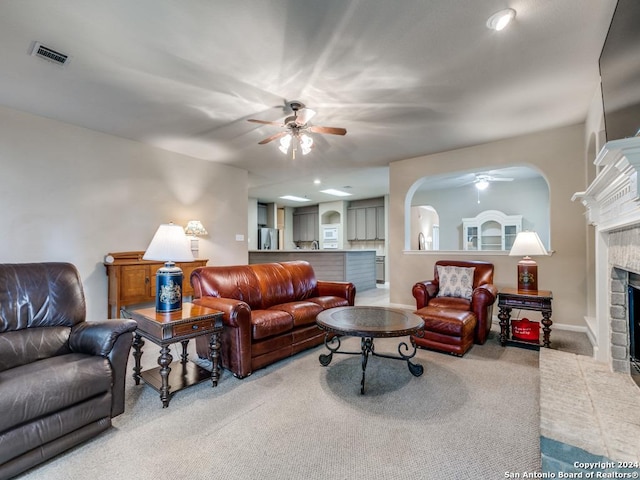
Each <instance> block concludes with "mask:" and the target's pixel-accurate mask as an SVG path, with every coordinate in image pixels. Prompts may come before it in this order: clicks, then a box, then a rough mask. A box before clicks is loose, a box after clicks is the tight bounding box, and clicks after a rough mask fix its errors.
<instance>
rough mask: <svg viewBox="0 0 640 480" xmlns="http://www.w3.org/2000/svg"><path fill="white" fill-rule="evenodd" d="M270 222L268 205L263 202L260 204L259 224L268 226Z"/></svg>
mask: <svg viewBox="0 0 640 480" xmlns="http://www.w3.org/2000/svg"><path fill="white" fill-rule="evenodd" d="M267 222H268V215H267V206H266V205H265V204H263V203H259V204H258V226H259V227H266V226H267Z"/></svg>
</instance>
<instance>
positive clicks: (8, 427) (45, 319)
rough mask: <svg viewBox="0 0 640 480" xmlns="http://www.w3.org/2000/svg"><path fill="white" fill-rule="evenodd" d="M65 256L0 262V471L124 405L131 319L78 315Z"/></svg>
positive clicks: (75, 440)
mask: <svg viewBox="0 0 640 480" xmlns="http://www.w3.org/2000/svg"><path fill="white" fill-rule="evenodd" d="M85 313H86V308H85V300H84V292H83V289H82V283H81V281H80V276H79V274H78V271H77V270H76V268H75V267H74V266H73V265H71V264H68V263H32V264H27V263H25V264H0V412H1V413H0V478H10V477H13V476H15V475H17V474H19V473H21V472H24V471H25V470H27V469H29V468H31V467H33V466H35V465H37V464H39V463H41V462H44V461H45V460H48V459H50V458H52V457H54V456H55V455H57V454H59V453H61V452H63V451H65V450H67V449H69V448H71V447H73V446H75V445H77V444H79V443H81V442H84V441H85V440H87V439H89V438H91V437H93V436H95V435H97V434H98V433H100V432H102V431H104V430H106V429H108V428H109V427H110V426H111V418H112V417H115V416H117V415H120V414H121V413H122V412H124V386H125V376H126V367H127V359H128V357H129V351H130V349H131V343H132V341H133V335H132V332H133V331H134V330H135V329H136V326H137V325H136V322H134V321H133V320H103V321H96V322H87V321H85Z"/></svg>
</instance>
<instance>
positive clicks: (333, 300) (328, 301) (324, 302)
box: [308, 295, 349, 310]
mask: <svg viewBox="0 0 640 480" xmlns="http://www.w3.org/2000/svg"><path fill="white" fill-rule="evenodd" d="M308 301H309V302H313V303H317V304H318V305H320V307H322V309H323V310H328V309H329V308H336V307H348V306H349V300H347V299H346V298H342V297H334V296H331V295H325V296H323V297H313V298H309V299H308Z"/></svg>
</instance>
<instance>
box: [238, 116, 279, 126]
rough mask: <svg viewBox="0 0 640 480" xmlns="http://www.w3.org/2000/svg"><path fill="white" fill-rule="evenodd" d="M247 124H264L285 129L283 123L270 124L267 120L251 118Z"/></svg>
mask: <svg viewBox="0 0 640 480" xmlns="http://www.w3.org/2000/svg"><path fill="white" fill-rule="evenodd" d="M247 122H252V123H262V124H264V125H275V126H276V127H283V126H284V125H282V123H281V122H269V121H267V120H257V119H255V118H249V119H247Z"/></svg>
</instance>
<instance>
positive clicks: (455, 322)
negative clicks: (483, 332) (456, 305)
mask: <svg viewBox="0 0 640 480" xmlns="http://www.w3.org/2000/svg"><path fill="white" fill-rule="evenodd" d="M414 313H415V314H416V315H418V316H420V318H422V319H423V320H424V329H425V331H429V332H435V333H440V334H444V335H448V336H455V337H460V338H473V329H474V328H475V327H476V316H475V315H474V314H473V312H469V311H466V312H464V311H462V310H460V311H458V310H450V309H439V308H433V307H424V308H421V309H420V310H417V311H415V312H414Z"/></svg>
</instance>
